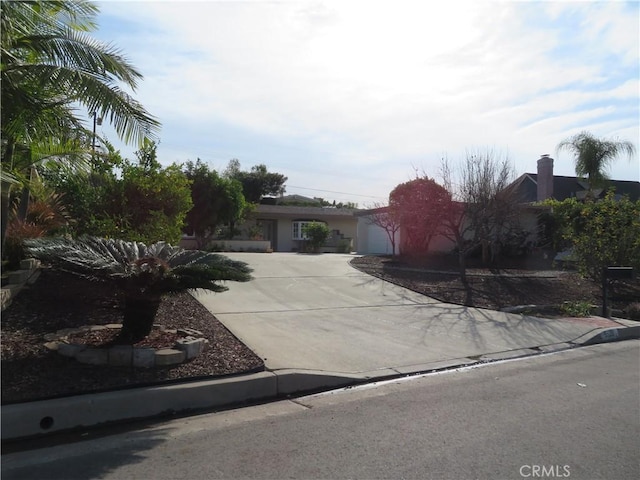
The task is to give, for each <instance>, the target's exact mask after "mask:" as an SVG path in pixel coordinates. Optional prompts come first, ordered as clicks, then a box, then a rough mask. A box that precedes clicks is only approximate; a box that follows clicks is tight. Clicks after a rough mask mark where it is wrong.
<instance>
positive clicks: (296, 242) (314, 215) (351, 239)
mask: <svg viewBox="0 0 640 480" xmlns="http://www.w3.org/2000/svg"><path fill="white" fill-rule="evenodd" d="M354 212H355V210H351V209H346V208H333V207H306V206H305V207H301V206H286V205H258V206H257V207H256V210H255V211H254V212H252V213H251V215H250V216H249V218H248V219H247V221H246V222H245V223H244V224H243V225H242V226H241V227H240V228H241V230H242V231H243V234H244V233H245V232H249V231H251V232H253V235H252V236H254V237H259V238H261V239H262V240H268V241H269V242H271V248H272V249H273V251H274V252H299V251H301V250H302V247H303V243H304V241H305V235H304V231H303V228H304V226H305V225H306V224H308V223H310V222H324V223H326V224H327V226H328V227H329V230H330V231H331V235H330V237H329V239H328V240H327V242H326V243H325V246H324V247H323V248H322V249H321V251H322V252H340V251H342V252H351V251H352V250H353V249H354V247H355V246H356V238H357V226H358V220H357V218H356V217H355V216H354Z"/></svg>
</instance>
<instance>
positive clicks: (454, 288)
mask: <svg viewBox="0 0 640 480" xmlns="http://www.w3.org/2000/svg"><path fill="white" fill-rule="evenodd" d="M469 264H470V265H469V268H468V269H467V278H466V282H463V281H461V278H460V275H459V274H458V266H457V262H456V258H455V257H453V256H437V257H430V258H401V257H400V258H398V257H396V258H391V257H384V256H365V257H356V258H354V259H353V260H352V261H351V265H353V266H354V267H355V268H357V269H359V270H361V271H363V272H366V273H368V274H370V275H374V276H376V277H379V278H382V279H384V280H387V281H389V282H392V283H395V284H397V285H400V286H403V287H405V288H409V289H411V290H413V291H415V292H418V293H422V294H424V295H428V296H430V297H432V298H435V299H436V300H440V301H442V302H447V303H455V304H458V305H467V306H473V307H479V308H488V309H491V310H500V309H503V308H505V307H513V306H518V305H540V306H543V305H544V306H553V307H559V306H561V305H562V304H565V303H581V302H584V303H588V304H591V305H601V304H602V294H601V288H600V285H599V284H596V283H595V282H593V281H591V280H589V279H585V278H582V277H581V276H580V275H579V274H578V273H576V272H574V271H563V270H552V264H551V262H550V261H539V262H532V261H527V262H524V261H522V262H517V261H512V262H510V263H509V264H504V266H502V267H501V268H499V269H488V268H483V267H481V266H479V265H478V264H477V262H475V263H474V262H473V261H470V262H469ZM444 272H449V273H444ZM611 297H612V299H611V300H612V301H611V305H612V306H613V308H615V309H619V310H622V309H624V308H625V307H627V306H628V304H629V303H631V302H640V280H636V281H634V282H632V283H627V284H620V285H617V286H616V288H615V289H614V291H612V294H611ZM553 310H554V309H548V310H547V313H549V314H553V315H554V316H562V315H561V313H562V312H561V311H560V309H559V308H555V310H556V311H555V312H554V311H553ZM564 316H566V314H565V315H564Z"/></svg>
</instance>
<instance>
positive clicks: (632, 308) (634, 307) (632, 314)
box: [624, 302, 640, 320]
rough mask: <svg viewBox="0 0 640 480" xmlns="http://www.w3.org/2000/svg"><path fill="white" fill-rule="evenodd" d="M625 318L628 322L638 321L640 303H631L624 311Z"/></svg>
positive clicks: (639, 318)
mask: <svg viewBox="0 0 640 480" xmlns="http://www.w3.org/2000/svg"><path fill="white" fill-rule="evenodd" d="M624 313H625V314H626V318H628V319H630V320H640V302H633V303H630V304H629V305H627V307H626V308H625V309H624Z"/></svg>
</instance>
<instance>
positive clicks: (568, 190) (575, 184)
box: [514, 173, 640, 203]
mask: <svg viewBox="0 0 640 480" xmlns="http://www.w3.org/2000/svg"><path fill="white" fill-rule="evenodd" d="M514 186H516V188H517V189H518V191H519V196H520V198H519V201H521V202H526V203H529V202H535V201H537V198H538V190H537V189H538V175H537V174H536V173H525V174H524V175H522V176H520V177H519V178H518V179H517V180H516V181H515V182H514ZM588 186H589V185H588V183H587V182H586V181H585V180H583V179H581V178H578V177H564V176H559V175H554V176H553V198H555V199H556V200H561V201H562V200H565V199H566V198H571V197H575V196H576V193H578V192H586V191H587V190H588ZM611 188H614V189H615V193H616V196H622V195H628V196H629V198H630V199H631V200H632V201H636V200H640V182H634V181H629V180H609V181H608V182H607V187H606V188H605V190H608V189H611Z"/></svg>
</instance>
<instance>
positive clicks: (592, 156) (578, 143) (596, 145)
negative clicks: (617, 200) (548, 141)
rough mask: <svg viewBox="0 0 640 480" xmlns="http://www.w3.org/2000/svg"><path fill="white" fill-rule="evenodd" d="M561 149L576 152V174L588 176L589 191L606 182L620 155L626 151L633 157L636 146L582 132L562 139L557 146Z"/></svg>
mask: <svg viewBox="0 0 640 480" xmlns="http://www.w3.org/2000/svg"><path fill="white" fill-rule="evenodd" d="M560 150H568V151H569V152H571V153H573V154H574V156H575V162H576V174H577V175H578V176H579V177H586V178H587V181H588V182H589V192H591V190H592V188H593V187H598V186H601V185H603V184H604V183H605V182H606V180H607V179H608V175H607V169H608V168H609V165H610V164H611V162H612V161H613V160H614V159H615V158H616V157H617V156H618V155H620V154H621V153H626V154H628V155H629V157H631V156H632V155H633V154H634V153H635V147H634V145H633V144H632V143H631V142H629V141H626V140H607V139H604V138H597V137H596V136H594V135H592V134H591V133H589V132H580V133H578V134H576V135H574V136H572V137H569V138H567V139H565V140H563V141H561V142H560V143H559V144H558V146H557V147H556V151H558V152H559V151H560Z"/></svg>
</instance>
